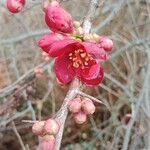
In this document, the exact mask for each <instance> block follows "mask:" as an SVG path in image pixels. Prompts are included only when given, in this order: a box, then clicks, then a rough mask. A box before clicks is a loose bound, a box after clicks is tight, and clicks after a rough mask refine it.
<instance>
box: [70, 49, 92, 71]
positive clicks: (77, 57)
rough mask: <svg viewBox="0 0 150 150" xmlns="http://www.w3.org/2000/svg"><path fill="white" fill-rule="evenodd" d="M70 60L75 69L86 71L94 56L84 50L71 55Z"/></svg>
mask: <svg viewBox="0 0 150 150" xmlns="http://www.w3.org/2000/svg"><path fill="white" fill-rule="evenodd" d="M69 59H70V60H71V61H72V65H73V67H74V68H79V67H81V69H84V68H85V67H86V66H88V65H89V61H90V60H92V59H93V58H92V56H91V55H89V54H87V53H86V52H85V51H84V50H82V49H78V50H75V51H74V52H71V53H69Z"/></svg>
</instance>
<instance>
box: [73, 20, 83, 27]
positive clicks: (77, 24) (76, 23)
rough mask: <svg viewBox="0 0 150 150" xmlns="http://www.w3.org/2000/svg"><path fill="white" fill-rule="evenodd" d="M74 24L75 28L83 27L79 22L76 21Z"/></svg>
mask: <svg viewBox="0 0 150 150" xmlns="http://www.w3.org/2000/svg"><path fill="white" fill-rule="evenodd" d="M73 24H74V26H75V27H76V28H78V27H80V26H81V24H80V22H79V21H74V22H73Z"/></svg>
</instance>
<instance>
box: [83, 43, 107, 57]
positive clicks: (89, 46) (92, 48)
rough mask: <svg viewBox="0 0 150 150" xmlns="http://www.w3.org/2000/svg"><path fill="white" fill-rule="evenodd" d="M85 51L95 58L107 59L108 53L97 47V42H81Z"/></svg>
mask: <svg viewBox="0 0 150 150" xmlns="http://www.w3.org/2000/svg"><path fill="white" fill-rule="evenodd" d="M83 45H84V47H85V49H86V51H87V52H88V53H89V54H91V55H93V56H94V57H95V58H99V59H103V60H107V59H108V55H107V53H106V52H105V50H104V49H103V48H99V47H98V45H97V44H95V43H92V42H83Z"/></svg>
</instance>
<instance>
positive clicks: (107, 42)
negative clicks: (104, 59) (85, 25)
mask: <svg viewBox="0 0 150 150" xmlns="http://www.w3.org/2000/svg"><path fill="white" fill-rule="evenodd" d="M99 43H100V47H102V48H104V50H106V51H111V50H112V48H113V42H112V40H111V39H109V38H107V37H100V40H99Z"/></svg>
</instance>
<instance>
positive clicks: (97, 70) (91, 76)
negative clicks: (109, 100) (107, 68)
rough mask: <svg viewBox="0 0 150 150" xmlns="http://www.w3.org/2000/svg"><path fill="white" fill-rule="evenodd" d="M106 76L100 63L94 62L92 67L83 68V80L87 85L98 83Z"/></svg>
mask: <svg viewBox="0 0 150 150" xmlns="http://www.w3.org/2000/svg"><path fill="white" fill-rule="evenodd" d="M103 77H104V70H103V68H102V67H101V66H100V65H99V64H94V65H92V66H91V67H90V68H87V69H85V70H83V72H82V74H81V77H80V78H81V81H82V82H84V83H85V84H86V85H90V86H93V85H98V84H99V83H100V82H101V81H102V79H103Z"/></svg>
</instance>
